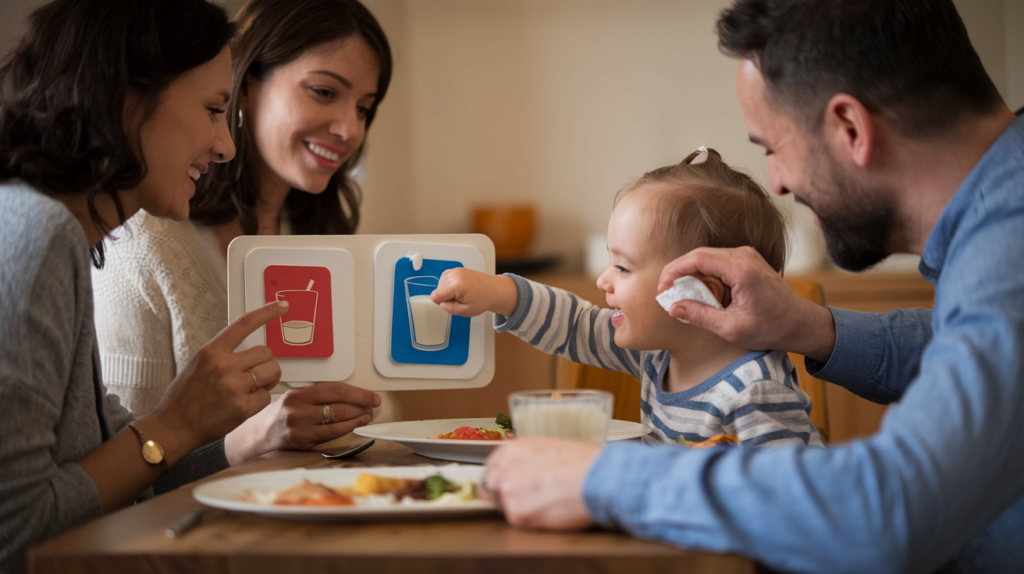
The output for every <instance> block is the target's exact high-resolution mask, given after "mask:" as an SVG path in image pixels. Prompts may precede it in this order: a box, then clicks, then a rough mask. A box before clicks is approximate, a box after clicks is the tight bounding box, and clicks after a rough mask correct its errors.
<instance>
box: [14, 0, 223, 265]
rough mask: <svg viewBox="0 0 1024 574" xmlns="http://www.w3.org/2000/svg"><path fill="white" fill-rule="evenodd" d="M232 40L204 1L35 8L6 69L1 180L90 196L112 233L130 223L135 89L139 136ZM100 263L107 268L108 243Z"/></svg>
mask: <svg viewBox="0 0 1024 574" xmlns="http://www.w3.org/2000/svg"><path fill="white" fill-rule="evenodd" d="M233 34H234V25H233V24H231V23H230V21H229V20H228V17H227V14H225V13H224V10H222V9H221V8H219V7H218V6H215V5H213V4H209V3H207V2H205V1H204V0H144V1H139V0H56V1H54V2H51V3H49V4H46V5H45V6H43V7H41V8H39V9H37V10H36V11H34V12H33V13H32V14H31V15H30V16H29V19H28V30H27V32H26V33H25V35H24V36H23V37H22V39H21V41H20V43H19V44H18V46H17V47H16V48H15V49H14V50H13V51H12V52H11V53H10V54H8V55H7V57H6V58H5V59H4V62H3V65H2V67H0V158H2V159H0V161H2V165H0V181H6V180H10V179H13V178H21V179H22V180H24V181H25V182H27V183H29V184H31V185H33V186H35V187H37V188H39V189H40V190H43V191H45V192H46V193H49V194H51V195H55V196H61V195H74V194H79V193H84V194H85V195H86V196H87V200H88V206H89V215H90V217H91V218H92V222H93V224H94V225H95V226H96V229H97V230H98V231H99V232H100V235H101V236H105V235H106V234H107V233H109V232H110V230H111V229H112V227H116V226H117V225H120V224H121V223H124V220H125V217H124V216H125V213H124V207H123V205H122V204H121V200H120V198H119V196H118V192H119V191H122V190H127V189H131V188H133V187H135V186H137V185H138V184H139V182H141V181H142V179H143V178H144V177H145V175H146V163H145V159H144V154H143V150H142V147H141V142H140V139H139V132H138V131H136V132H135V133H132V134H126V133H125V129H124V123H123V119H122V118H123V117H124V115H125V100H126V96H127V94H128V92H129V91H132V92H134V93H135V94H136V95H138V96H139V101H140V105H141V106H143V109H142V122H141V123H140V129H141V125H142V123H145V121H146V120H147V119H148V118H149V117H151V116H152V114H153V112H154V111H155V110H156V108H157V105H158V104H159V100H160V95H161V93H162V92H163V91H164V90H165V89H166V88H167V86H169V85H170V84H171V83H172V82H173V81H174V80H175V79H177V78H178V77H179V76H181V75H182V74H183V73H185V72H187V71H188V70H190V69H192V68H194V67H196V66H199V65H201V64H203V63H205V62H208V61H210V60H212V59H213V58H214V57H215V56H216V55H217V54H219V53H220V51H221V50H223V49H224V46H226V45H227V44H228V42H229V41H230V40H231V37H232V35H233ZM98 194H107V195H109V196H110V197H111V198H112V200H113V203H114V206H115V207H116V209H117V215H118V222H117V224H116V225H113V226H112V225H110V223H109V222H106V221H104V220H103V218H102V217H101V216H100V214H99V212H98V211H97V210H96V206H95V200H96V196H97V195H98ZM92 260H93V264H94V265H95V266H96V267H103V261H104V256H103V242H102V241H100V242H99V243H97V244H96V245H93V246H92Z"/></svg>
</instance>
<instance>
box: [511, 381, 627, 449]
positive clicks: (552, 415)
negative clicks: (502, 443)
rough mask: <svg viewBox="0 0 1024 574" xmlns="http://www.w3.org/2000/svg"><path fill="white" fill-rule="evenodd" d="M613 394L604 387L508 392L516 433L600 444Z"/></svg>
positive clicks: (604, 438)
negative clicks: (601, 389)
mask: <svg viewBox="0 0 1024 574" xmlns="http://www.w3.org/2000/svg"><path fill="white" fill-rule="evenodd" d="M613 402H614V397H613V396H612V394H611V393H609V392H606V391H593V390H576V389H566V390H551V391H522V392H518V393H512V394H510V395H509V396H508V405H509V409H510V410H511V411H512V428H513V430H514V431H515V433H516V436H517V437H522V436H552V437H562V438H574V439H579V440H585V441H587V442H592V443H594V444H597V445H602V446H603V445H604V443H605V440H606V439H607V437H608V422H609V421H610V420H611V418H612V405H613Z"/></svg>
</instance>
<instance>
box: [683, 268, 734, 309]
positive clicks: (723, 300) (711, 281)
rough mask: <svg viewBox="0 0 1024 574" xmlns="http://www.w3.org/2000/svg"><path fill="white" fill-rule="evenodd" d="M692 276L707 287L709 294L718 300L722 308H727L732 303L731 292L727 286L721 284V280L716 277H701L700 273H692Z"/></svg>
mask: <svg viewBox="0 0 1024 574" xmlns="http://www.w3.org/2000/svg"><path fill="white" fill-rule="evenodd" d="M693 276H694V277H695V278H696V279H698V280H700V282H701V283H703V284H705V285H707V287H708V289H710V290H711V294H712V295H714V296H715V299H718V302H719V303H720V304H721V305H722V308H723V309H724V308H726V307H728V306H729V303H732V292H731V291H730V289H729V286H728V285H726V284H725V283H722V280H721V279H719V278H718V277H711V276H710V275H701V274H700V273H694V274H693Z"/></svg>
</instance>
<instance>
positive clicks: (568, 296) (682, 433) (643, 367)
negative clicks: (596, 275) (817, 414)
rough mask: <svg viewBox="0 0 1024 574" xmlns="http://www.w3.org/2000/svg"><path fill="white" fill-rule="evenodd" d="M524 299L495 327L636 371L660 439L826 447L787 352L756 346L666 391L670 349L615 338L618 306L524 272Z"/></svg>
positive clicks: (644, 411) (577, 358)
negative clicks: (724, 438)
mask: <svg viewBox="0 0 1024 574" xmlns="http://www.w3.org/2000/svg"><path fill="white" fill-rule="evenodd" d="M509 276H510V277H512V278H513V279H515V281H516V284H517V286H518V287H519V304H518V306H517V307H516V311H515V313H513V314H512V316H511V317H505V316H503V315H498V314H495V316H494V328H495V330H497V331H498V332H499V333H501V332H505V331H508V332H510V333H512V334H514V335H516V336H517V337H519V338H521V339H523V340H524V341H527V342H528V343H530V344H531V345H533V346H534V347H537V348H539V349H540V350H542V351H544V352H545V353H549V354H553V355H558V356H561V357H565V358H567V359H569V360H572V361H574V362H577V363H584V364H587V365H593V366H595V367H601V368H603V369H612V370H616V371H622V372H625V373H629V374H631V375H633V376H634V377H636V378H637V379H639V380H640V386H641V389H640V393H641V403H640V408H641V413H640V420H641V421H642V422H643V424H644V426H645V428H647V429H648V430H649V431H651V435H650V438H652V439H654V440H655V441H657V442H676V441H677V440H679V439H682V440H685V441H688V442H701V441H704V440H706V439H708V438H710V437H712V436H714V435H717V434H730V435H735V436H736V437H738V438H739V440H740V442H741V444H742V445H743V446H762V445H767V446H782V445H789V444H796V445H801V446H824V444H823V443H822V442H821V436H820V435H819V434H818V430H817V429H815V428H814V425H812V424H811V420H810V412H811V399H810V397H808V396H807V394H806V393H804V392H803V391H802V390H800V387H799V386H797V375H796V369H795V368H794V367H793V363H791V362H790V360H789V357H788V356H787V355H786V353H783V352H781V351H750V352H748V353H747V354H746V355H744V356H743V357H740V358H739V359H737V360H736V361H734V362H732V363H731V364H729V365H726V366H725V367H724V368H723V369H722V370H720V371H719V372H718V373H716V374H715V375H714V376H712V377H711V378H709V379H707V380H706V381H704V382H702V383H700V384H698V385H697V386H695V387H693V388H690V389H687V390H684V391H679V392H675V393H669V392H665V391H664V390H663V388H662V387H663V385H662V382H663V381H664V380H665V374H666V373H667V372H668V364H669V359H670V357H669V353H668V352H667V351H633V350H628V349H623V348H621V347H619V346H617V345H616V344H615V328H614V327H613V326H612V324H611V314H612V310H611V309H601V308H599V307H597V306H596V305H594V304H592V303H590V302H587V301H584V300H583V299H580V298H579V297H577V296H576V295H573V294H572V293H569V292H566V291H563V290H561V289H556V288H554V287H549V286H547V285H541V284H539V283H534V282H532V281H530V280H528V279H524V278H522V277H519V276H516V275H511V274H510V275H509Z"/></svg>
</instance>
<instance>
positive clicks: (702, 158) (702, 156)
mask: <svg viewBox="0 0 1024 574" xmlns="http://www.w3.org/2000/svg"><path fill="white" fill-rule="evenodd" d="M697 152H698V153H697V157H695V158H693V159H692V160H690V165H697V164H699V163H704V162H706V161H708V148H706V147H704V146H700V147H699V148H697Z"/></svg>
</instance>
